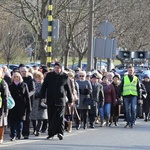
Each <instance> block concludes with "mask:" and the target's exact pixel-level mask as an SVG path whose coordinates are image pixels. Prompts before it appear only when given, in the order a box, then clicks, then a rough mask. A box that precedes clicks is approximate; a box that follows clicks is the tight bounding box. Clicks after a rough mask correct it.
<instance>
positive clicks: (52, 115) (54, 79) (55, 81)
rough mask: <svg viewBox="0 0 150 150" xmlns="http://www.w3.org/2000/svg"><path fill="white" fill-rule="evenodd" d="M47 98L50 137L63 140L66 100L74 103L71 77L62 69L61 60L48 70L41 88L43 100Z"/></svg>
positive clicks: (70, 103) (69, 103)
mask: <svg viewBox="0 0 150 150" xmlns="http://www.w3.org/2000/svg"><path fill="white" fill-rule="evenodd" d="M45 98H46V99H47V110H48V123H49V127H48V137H47V139H50V138H53V137H54V136H55V135H57V136H58V138H59V140H63V135H64V114H65V105H66V102H67V103H68V105H70V107H71V105H72V92H71V85H70V80H69V77H68V75H67V74H66V73H64V72H63V71H62V65H61V63H60V62H56V63H55V64H54V71H53V72H48V73H47V75H46V77H45V78H44V82H43V85H42V88H41V100H42V99H45Z"/></svg>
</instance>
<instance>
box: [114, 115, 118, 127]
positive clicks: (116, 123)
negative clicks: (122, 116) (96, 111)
mask: <svg viewBox="0 0 150 150" xmlns="http://www.w3.org/2000/svg"><path fill="white" fill-rule="evenodd" d="M115 126H118V117H115Z"/></svg>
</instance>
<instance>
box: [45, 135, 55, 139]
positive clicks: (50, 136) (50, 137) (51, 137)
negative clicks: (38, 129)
mask: <svg viewBox="0 0 150 150" xmlns="http://www.w3.org/2000/svg"><path fill="white" fill-rule="evenodd" d="M53 137H54V136H52V135H49V136H48V137H47V138H46V139H53Z"/></svg>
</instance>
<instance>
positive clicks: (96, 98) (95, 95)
mask: <svg viewBox="0 0 150 150" xmlns="http://www.w3.org/2000/svg"><path fill="white" fill-rule="evenodd" d="M98 79H99V76H98V75H97V74H96V73H94V74H93V75H92V76H91V84H92V93H91V96H92V99H93V103H94V105H93V106H91V109H90V110H89V121H90V128H94V121H95V117H97V116H98V110H99V107H102V106H103V104H104V92H103V86H102V85H101V84H100V83H99V82H98Z"/></svg>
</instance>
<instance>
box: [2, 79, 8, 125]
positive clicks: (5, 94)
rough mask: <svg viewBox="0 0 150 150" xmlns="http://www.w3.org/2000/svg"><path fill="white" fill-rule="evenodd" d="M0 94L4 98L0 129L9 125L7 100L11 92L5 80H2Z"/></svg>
mask: <svg viewBox="0 0 150 150" xmlns="http://www.w3.org/2000/svg"><path fill="white" fill-rule="evenodd" d="M0 92H1V97H2V107H1V108H0V127H3V126H6V125H7V112H8V110H7V98H8V92H9V90H8V86H7V83H6V82H5V81H4V80H2V82H1V84H0ZM5 114H6V115H5Z"/></svg>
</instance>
